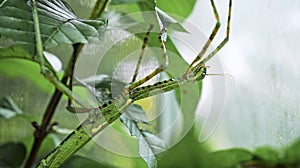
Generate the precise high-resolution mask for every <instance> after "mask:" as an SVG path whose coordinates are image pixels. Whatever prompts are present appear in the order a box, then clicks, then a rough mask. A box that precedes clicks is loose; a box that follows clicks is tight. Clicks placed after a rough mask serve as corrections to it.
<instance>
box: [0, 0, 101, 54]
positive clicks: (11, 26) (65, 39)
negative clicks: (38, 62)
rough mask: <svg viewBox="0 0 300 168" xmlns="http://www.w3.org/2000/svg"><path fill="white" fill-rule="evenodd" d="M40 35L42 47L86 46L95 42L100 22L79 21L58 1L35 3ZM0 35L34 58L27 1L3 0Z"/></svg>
mask: <svg viewBox="0 0 300 168" xmlns="http://www.w3.org/2000/svg"><path fill="white" fill-rule="evenodd" d="M37 8H38V14H39V20H40V29H41V36H42V41H43V47H44V48H50V47H54V46H57V45H60V44H62V43H67V44H73V43H88V42H89V41H97V40H98V31H97V30H98V29H99V28H100V27H101V26H104V25H105V24H106V21H103V20H83V19H79V18H77V17H76V16H75V14H74V13H73V11H72V10H71V9H70V8H69V7H68V5H67V4H65V3H64V2H63V1H60V0H52V1H48V0H37ZM0 20H1V22H0V32H1V34H0V35H1V36H5V37H7V38H11V39H13V40H14V41H15V43H16V44H18V45H20V46H22V47H23V48H24V49H26V50H27V51H28V52H29V53H30V54H31V55H32V56H34V55H35V31H34V22H33V18H32V12H31V8H30V6H29V4H28V3H27V0H21V1H20V0H7V1H3V2H2V3H1V6H0Z"/></svg>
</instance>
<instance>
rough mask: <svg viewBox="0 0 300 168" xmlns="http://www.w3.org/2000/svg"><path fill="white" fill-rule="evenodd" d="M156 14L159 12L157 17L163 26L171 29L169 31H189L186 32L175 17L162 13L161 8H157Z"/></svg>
mask: <svg viewBox="0 0 300 168" xmlns="http://www.w3.org/2000/svg"><path fill="white" fill-rule="evenodd" d="M156 12H157V15H158V17H159V19H160V21H161V23H162V25H163V26H164V27H165V28H169V29H172V30H175V31H179V32H186V33H187V30H185V28H184V27H183V26H182V25H181V24H180V23H179V22H178V21H177V20H175V19H174V18H173V17H171V16H170V15H168V14H167V13H165V12H164V11H162V10H161V9H159V8H156Z"/></svg>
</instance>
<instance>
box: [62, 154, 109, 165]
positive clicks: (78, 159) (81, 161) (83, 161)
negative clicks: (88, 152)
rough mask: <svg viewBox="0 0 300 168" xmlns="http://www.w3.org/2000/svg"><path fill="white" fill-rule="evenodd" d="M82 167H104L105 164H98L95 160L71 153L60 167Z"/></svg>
mask: <svg viewBox="0 0 300 168" xmlns="http://www.w3.org/2000/svg"><path fill="white" fill-rule="evenodd" d="M82 167H88V168H101V167H103V168H105V167H107V166H105V165H103V164H100V163H99V162H96V161H95V160H92V159H89V158H86V157H82V156H78V155H73V156H72V157H71V158H70V159H69V160H67V161H66V162H65V163H64V164H63V165H62V166H61V168H82Z"/></svg>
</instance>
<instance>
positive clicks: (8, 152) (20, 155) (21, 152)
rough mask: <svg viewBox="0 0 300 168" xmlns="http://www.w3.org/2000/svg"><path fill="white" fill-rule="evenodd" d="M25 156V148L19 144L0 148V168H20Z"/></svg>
mask: <svg viewBox="0 0 300 168" xmlns="http://www.w3.org/2000/svg"><path fill="white" fill-rule="evenodd" d="M25 156H26V148H25V146H24V145H23V144H21V143H8V144H5V145H2V146H0V167H10V168H14V167H16V168H17V167H20V166H21V164H22V163H23V161H24V159H25Z"/></svg>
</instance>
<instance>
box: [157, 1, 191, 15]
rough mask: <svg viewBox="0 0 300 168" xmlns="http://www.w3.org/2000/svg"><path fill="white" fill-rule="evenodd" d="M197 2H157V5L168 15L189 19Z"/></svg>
mask: <svg viewBox="0 0 300 168" xmlns="http://www.w3.org/2000/svg"><path fill="white" fill-rule="evenodd" d="M195 2H196V0H184V1H174V0H157V1H156V4H157V6H158V7H159V8H160V9H161V10H163V11H166V12H167V13H170V14H175V15H177V16H180V17H182V18H187V17H188V16H189V15H190V14H191V12H192V11H193V9H194V5H195Z"/></svg>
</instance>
